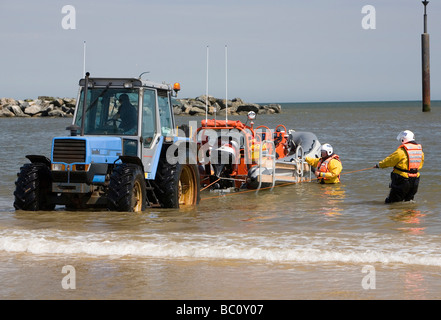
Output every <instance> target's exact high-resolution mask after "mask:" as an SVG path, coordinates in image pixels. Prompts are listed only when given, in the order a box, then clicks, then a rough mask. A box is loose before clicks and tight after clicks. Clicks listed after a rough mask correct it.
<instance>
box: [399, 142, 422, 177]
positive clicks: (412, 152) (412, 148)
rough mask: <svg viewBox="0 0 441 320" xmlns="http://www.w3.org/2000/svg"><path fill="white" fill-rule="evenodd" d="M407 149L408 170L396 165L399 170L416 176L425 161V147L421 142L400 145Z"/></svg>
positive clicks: (410, 175)
mask: <svg viewBox="0 0 441 320" xmlns="http://www.w3.org/2000/svg"><path fill="white" fill-rule="evenodd" d="M401 147H403V148H404V150H406V153H407V158H408V159H409V161H408V163H407V167H408V170H403V169H400V168H397V167H394V168H395V169H397V170H400V171H404V172H407V175H408V176H409V178H415V177H417V176H418V169H419V168H420V166H421V162H422V161H423V147H422V146H421V145H420V144H415V143H404V144H402V145H401V146H400V148H401Z"/></svg>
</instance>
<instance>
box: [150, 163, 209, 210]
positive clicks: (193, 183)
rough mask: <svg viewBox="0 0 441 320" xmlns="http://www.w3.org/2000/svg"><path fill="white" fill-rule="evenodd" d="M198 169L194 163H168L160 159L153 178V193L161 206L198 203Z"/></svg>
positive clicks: (172, 206)
mask: <svg viewBox="0 0 441 320" xmlns="http://www.w3.org/2000/svg"><path fill="white" fill-rule="evenodd" d="M199 183H200V182H199V171H198V168H197V166H196V165H194V164H180V163H177V164H169V163H168V162H167V161H166V159H161V160H160V162H159V164H158V170H157V172H156V178H155V183H154V185H155V194H156V196H157V197H158V200H159V202H160V203H161V206H162V207H163V208H179V207H182V206H193V205H196V204H197V203H199V201H200V194H199V188H200V185H199Z"/></svg>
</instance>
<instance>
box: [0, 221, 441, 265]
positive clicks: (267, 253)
mask: <svg viewBox="0 0 441 320" xmlns="http://www.w3.org/2000/svg"><path fill="white" fill-rule="evenodd" d="M408 240H410V242H409V241H408V242H409V243H406V244H404V243H403V241H402V239H399V238H393V237H390V236H385V235H382V236H381V237H380V236H378V235H374V234H370V235H369V234H368V235H364V237H363V239H360V237H357V236H356V235H351V234H345V235H343V236H334V237H329V236H327V235H323V234H315V235H305V234H291V233H285V234H274V233H269V234H237V233H227V234H225V233H224V234H214V235H213V234H192V233H182V234H180V233H170V234H149V235H139V234H138V235H136V236H133V235H132V234H121V233H105V234H104V233H103V234H93V233H75V232H64V231H53V230H34V231H31V230H20V229H16V230H13V231H7V230H1V231H0V250H1V251H7V252H16V253H24V252H26V253H31V254H36V255H39V254H53V255H78V254H84V255H91V256H135V257H155V258H195V259H240V260H251V261H261V262H279V263H285V262H287V263H289V262H293V263H327V262H335V263H400V264H416V265H426V266H440V267H441V250H440V245H439V243H440V242H439V239H431V241H426V242H425V243H421V240H420V239H408ZM412 240H414V241H415V243H413V242H412ZM417 241H419V242H418V243H417Z"/></svg>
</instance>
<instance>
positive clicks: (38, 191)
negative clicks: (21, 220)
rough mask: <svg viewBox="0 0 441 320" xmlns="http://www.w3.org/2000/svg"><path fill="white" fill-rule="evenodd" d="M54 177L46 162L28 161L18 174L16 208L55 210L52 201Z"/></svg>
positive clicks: (15, 192) (15, 195)
mask: <svg viewBox="0 0 441 320" xmlns="http://www.w3.org/2000/svg"><path fill="white" fill-rule="evenodd" d="M51 188H52V178H51V172H50V170H49V167H48V166H47V165H46V164H44V163H26V164H25V165H23V166H22V167H21V168H20V172H19V173H18V174H17V180H16V182H15V191H14V197H15V199H14V208H15V209H16V210H25V211H39V210H53V209H54V208H55V204H53V203H51V191H52V190H51Z"/></svg>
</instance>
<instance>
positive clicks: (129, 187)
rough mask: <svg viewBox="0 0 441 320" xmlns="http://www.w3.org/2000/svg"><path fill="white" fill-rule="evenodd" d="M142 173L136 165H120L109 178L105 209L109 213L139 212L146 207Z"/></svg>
mask: <svg viewBox="0 0 441 320" xmlns="http://www.w3.org/2000/svg"><path fill="white" fill-rule="evenodd" d="M146 202H147V198H146V184H145V179H144V173H143V172H142V170H141V168H140V167H139V166H138V165H135V164H131V163H122V164H120V165H117V166H116V167H115V169H114V170H113V172H112V175H111V176H110V183H109V191H108V194H107V208H108V209H109V210H110V211H126V212H141V211H144V210H145V207H146Z"/></svg>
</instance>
